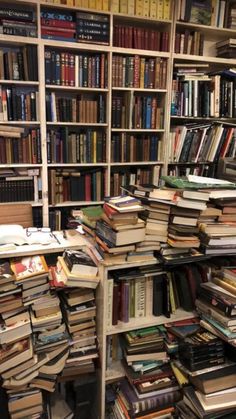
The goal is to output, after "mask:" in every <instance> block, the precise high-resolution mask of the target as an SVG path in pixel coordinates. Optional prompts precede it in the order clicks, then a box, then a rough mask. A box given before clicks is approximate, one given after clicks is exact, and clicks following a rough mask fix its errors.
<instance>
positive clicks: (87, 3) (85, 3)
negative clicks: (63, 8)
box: [81, 0, 89, 9]
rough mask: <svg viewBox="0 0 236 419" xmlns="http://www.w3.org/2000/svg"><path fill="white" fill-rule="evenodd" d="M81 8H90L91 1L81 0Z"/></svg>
mask: <svg viewBox="0 0 236 419" xmlns="http://www.w3.org/2000/svg"><path fill="white" fill-rule="evenodd" d="M81 7H84V8H85V9H88V8H89V0H81Z"/></svg>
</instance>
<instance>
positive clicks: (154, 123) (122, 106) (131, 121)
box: [111, 93, 164, 129]
mask: <svg viewBox="0 0 236 419" xmlns="http://www.w3.org/2000/svg"><path fill="white" fill-rule="evenodd" d="M158 102H159V100H158V98H157V97H156V96H155V97H154V96H138V95H132V93H131V94H130V93H128V94H126V95H124V96H117V95H113V97H112V104H111V106H112V115H111V116H112V128H139V129H161V128H162V127H163V114H164V113H163V112H164V110H163V108H162V107H160V106H158Z"/></svg>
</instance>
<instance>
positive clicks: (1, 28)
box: [0, 4, 37, 38]
mask: <svg viewBox="0 0 236 419" xmlns="http://www.w3.org/2000/svg"><path fill="white" fill-rule="evenodd" d="M0 32H1V33H3V34H4V35H14V36H27V37H33V38H35V37H37V23H36V14H35V10H34V8H33V7H32V6H29V5H14V6H13V5H11V4H6V5H5V4H4V5H2V6H1V8H0Z"/></svg>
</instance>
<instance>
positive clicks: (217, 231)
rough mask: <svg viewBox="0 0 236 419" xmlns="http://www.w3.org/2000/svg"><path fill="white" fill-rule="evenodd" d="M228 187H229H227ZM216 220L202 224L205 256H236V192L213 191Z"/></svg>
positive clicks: (201, 236)
mask: <svg viewBox="0 0 236 419" xmlns="http://www.w3.org/2000/svg"><path fill="white" fill-rule="evenodd" d="M226 187H227V185H226ZM210 199H211V202H212V203H213V205H214V207H215V208H214V210H213V209H211V211H212V212H214V214H217V215H216V217H215V219H214V220H213V221H212V219H210V220H209V219H208V220H206V221H205V222H204V221H201V222H200V239H201V246H202V249H203V251H204V253H205V254H208V255H210V254H228V253H231V254H235V252H236V226H235V222H236V217H235V206H236V191H235V190H234V189H223V190H222V189H221V190H211V191H210Z"/></svg>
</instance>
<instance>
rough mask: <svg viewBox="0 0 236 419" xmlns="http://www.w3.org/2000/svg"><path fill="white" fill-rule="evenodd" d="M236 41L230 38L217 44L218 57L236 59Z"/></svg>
mask: <svg viewBox="0 0 236 419" xmlns="http://www.w3.org/2000/svg"><path fill="white" fill-rule="evenodd" d="M235 46H236V39H234V38H229V39H226V40H224V41H219V42H217V43H216V53H217V57H223V58H235V57H236V49H235Z"/></svg>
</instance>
